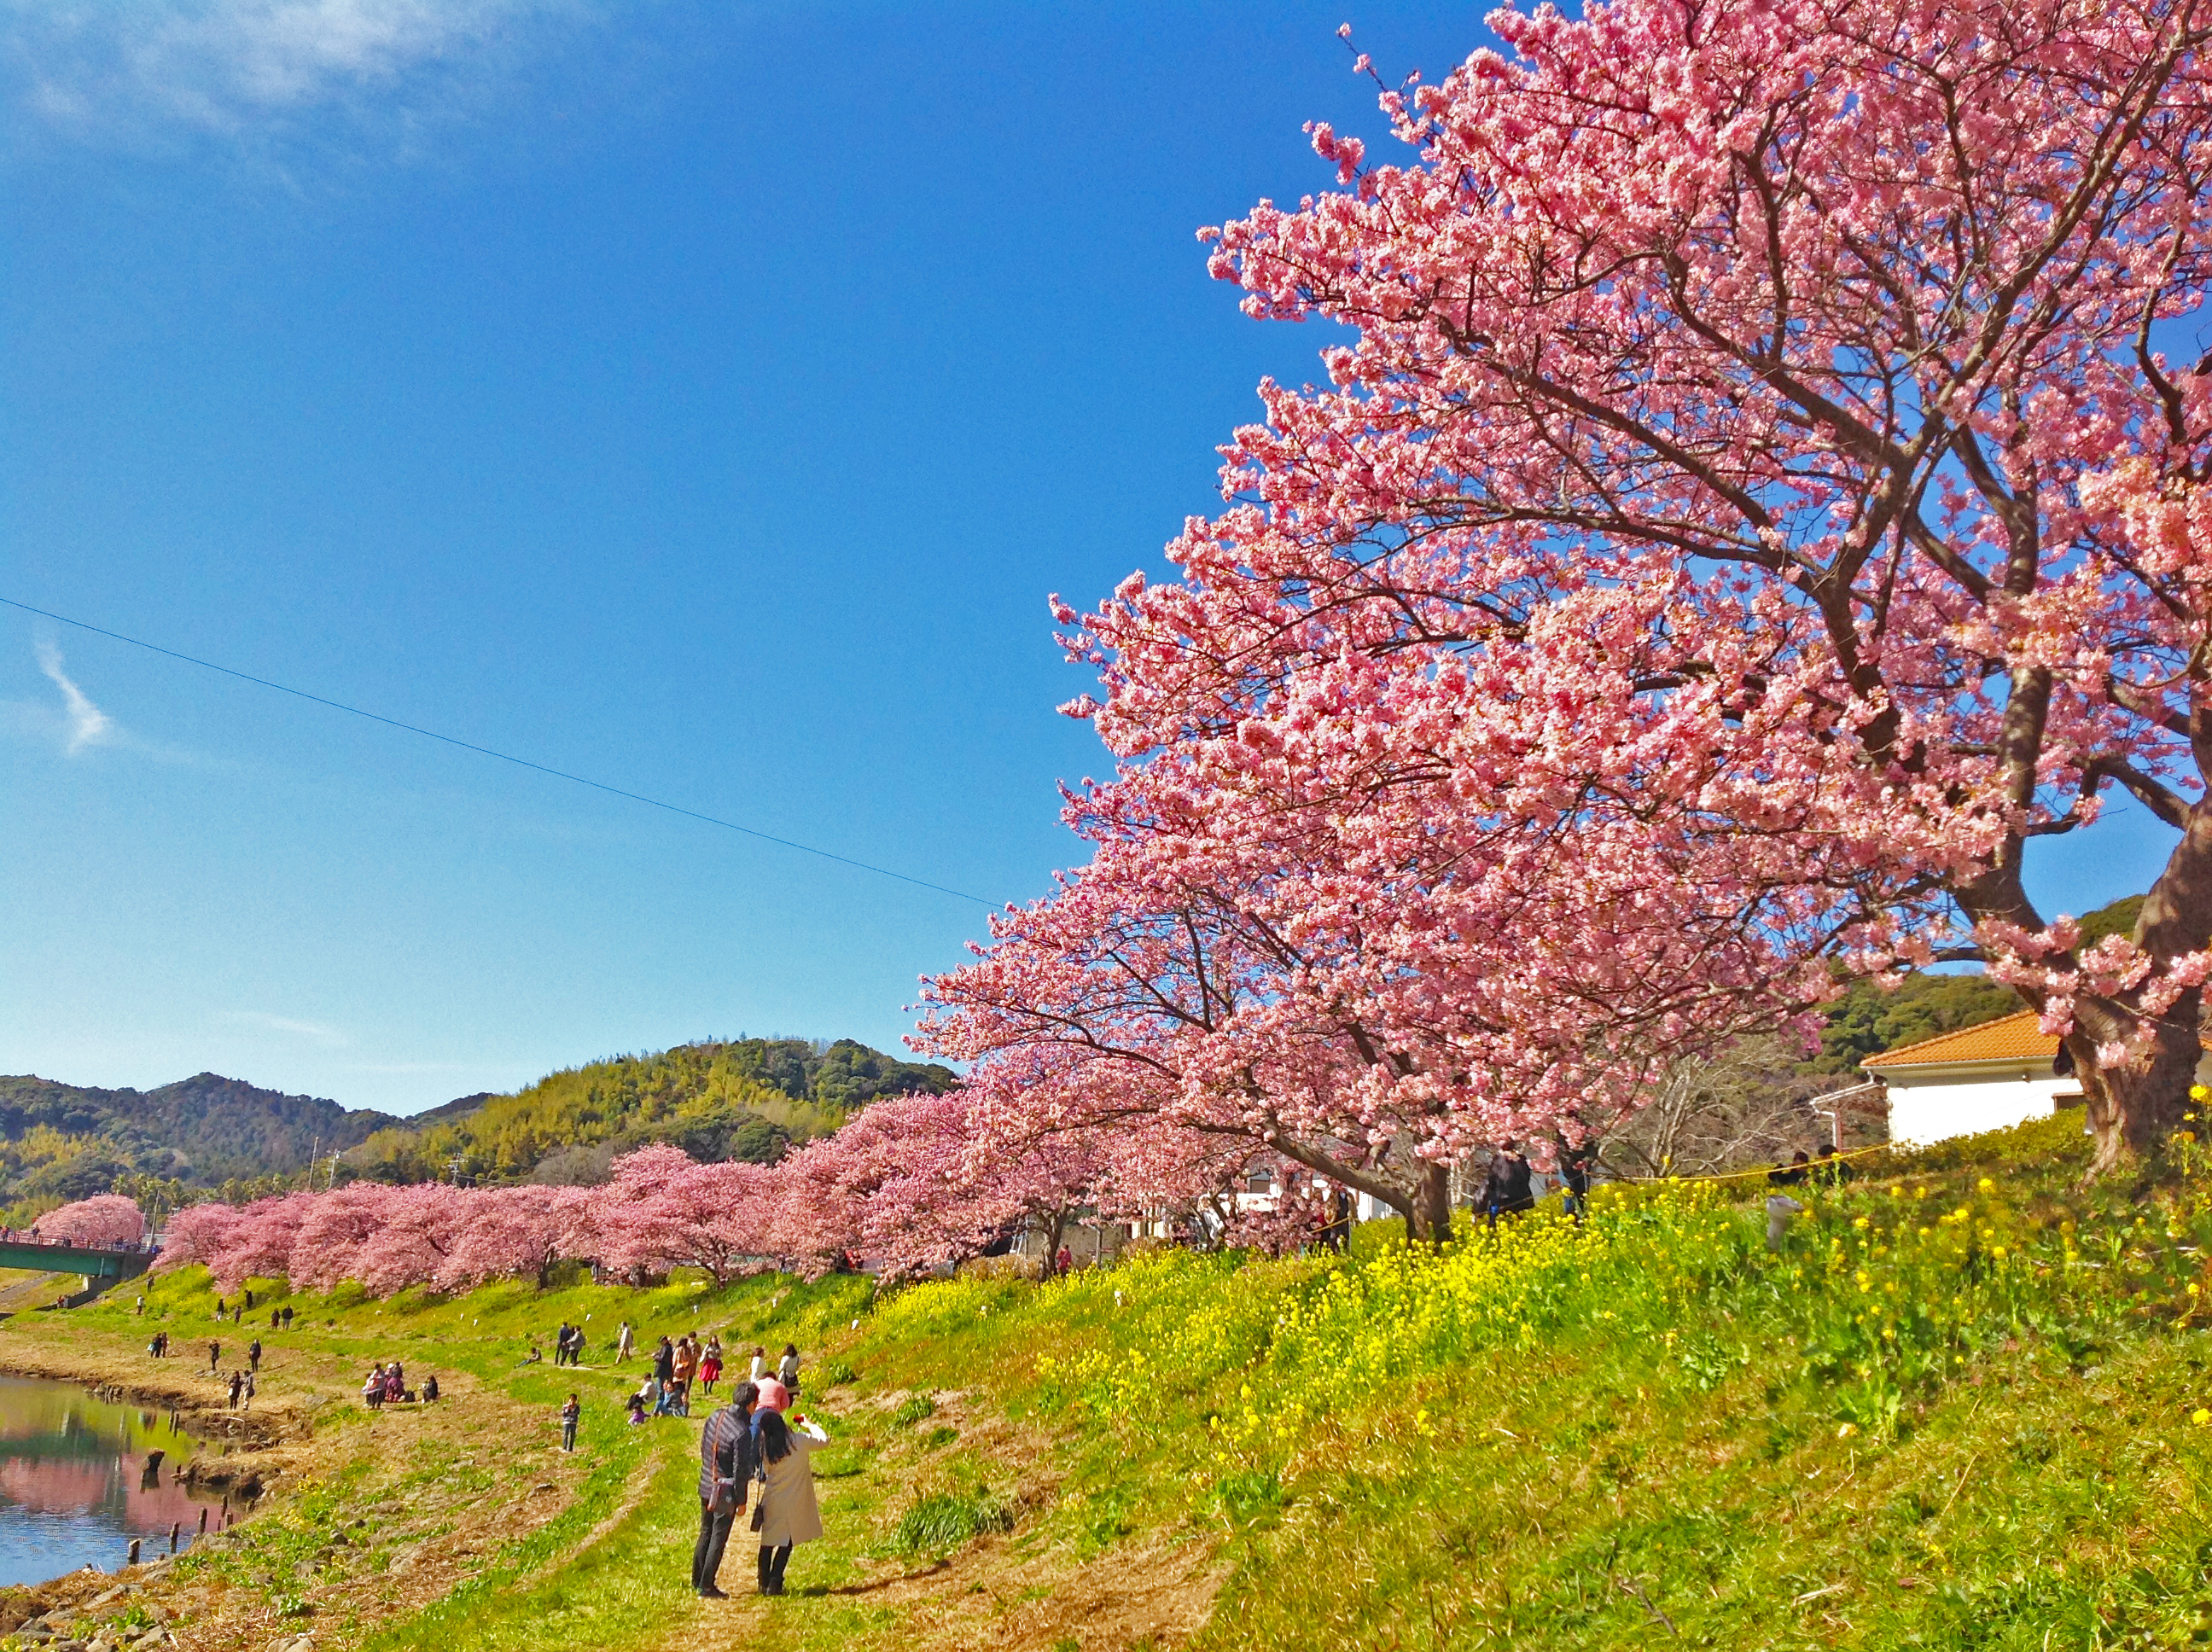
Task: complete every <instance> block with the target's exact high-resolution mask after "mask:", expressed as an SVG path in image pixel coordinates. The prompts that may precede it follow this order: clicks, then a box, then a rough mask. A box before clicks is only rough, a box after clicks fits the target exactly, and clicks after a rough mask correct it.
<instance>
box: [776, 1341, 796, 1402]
mask: <svg viewBox="0 0 2212 1652" xmlns="http://www.w3.org/2000/svg"><path fill="white" fill-rule="evenodd" d="M775 1380H776V1381H777V1382H781V1383H782V1384H783V1386H784V1387H785V1388H788V1389H789V1390H790V1391H791V1392H792V1394H793V1395H794V1396H796V1395H797V1394H798V1393H799V1347H798V1345H797V1344H795V1343H790V1342H787V1343H785V1344H784V1345H783V1357H782V1358H781V1359H779V1360H778V1361H776V1363H775Z"/></svg>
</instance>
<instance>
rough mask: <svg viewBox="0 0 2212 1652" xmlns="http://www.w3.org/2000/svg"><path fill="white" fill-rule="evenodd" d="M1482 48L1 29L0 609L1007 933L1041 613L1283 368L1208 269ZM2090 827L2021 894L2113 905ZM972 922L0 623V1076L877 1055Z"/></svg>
mask: <svg viewBox="0 0 2212 1652" xmlns="http://www.w3.org/2000/svg"><path fill="white" fill-rule="evenodd" d="M1345 15H1350V16H1351V18H1352V21H1354V23H1355V25H1356V27H1357V28H1358V36H1359V44H1360V46H1362V47H1363V48H1364V49H1365V50H1367V51H1370V52H1372V53H1373V54H1374V55H1375V57H1376V60H1377V62H1378V64H1380V65H1381V66H1382V67H1383V69H1384V70H1386V72H1390V73H1393V74H1395V73H1396V72H1400V71H1402V70H1406V69H1408V68H1412V67H1415V66H1418V67H1420V68H1422V69H1423V70H1426V71H1428V72H1429V73H1430V74H1431V76H1434V75H1435V74H1437V73H1438V72H1440V71H1441V70H1443V68H1444V67H1446V66H1447V65H1448V64H1449V63H1450V62H1452V61H1454V60H1455V59H1457V58H1461V57H1462V56H1464V55H1465V53H1466V52H1468V51H1469V50H1471V49H1472V48H1473V47H1474V46H1476V45H1477V44H1479V43H1480V39H1481V35H1480V26H1479V23H1478V21H1476V20H1477V17H1478V15H1479V13H1478V11H1477V10H1476V9H1474V8H1470V7H1465V6H1433V7H1412V6H1390V7H1385V8H1377V9H1352V10H1351V11H1349V13H1348V14H1347V12H1346V9H1345V8H1344V7H1343V6H1341V5H1340V4H1332V5H1331V6H1329V7H1328V8H1320V7H1316V6H1314V5H1310V4H1304V3H1297V0H1291V3H1285V0H1267V3H1251V4H1231V3H1216V4H1209V5H1204V6H1197V5H1191V6H1138V5H1117V6H1110V7H1109V6H1104V5H1090V6H1085V5H1074V6H1054V7H1050V8H1047V7H1039V6H1032V5H1012V4H1009V5H1003V6H994V5H982V4H975V5H944V6H933V7H927V8H922V7H914V6H890V5H867V4H848V5H797V6H785V7H780V8H776V9H772V10H771V9H747V8H741V7H731V6H727V5H689V4H684V3H676V0H670V3H641V4H635V5H627V6H624V7H622V8H620V9H614V8H609V7H601V6H597V5H594V4H592V3H588V0H447V3H440V0H195V3H186V0H134V3H133V4H131V5H129V6H117V7H89V8H57V7H52V6H50V5H41V4H35V3H26V0H0V100H4V102H0V595H5V596H9V597H12V598H16V599H17V600H20V601H22V602H27V603H31V604H36V605H38V606H40V607H44V608H48V609H52V610H56V611H58V612H60V613H64V614H69V615H72V616H79V617H82V618H83V619H87V620H89V621H92V622H94V623H98V624H101V625H104V626H107V627H111V628H112V629H116V630H118V631H122V632H125V633H129V634H131V635H139V636H144V637H148V638H150V639H152V640H154V641H158V642H161V643H163V644H165V645H167V646H168V647H174V648H177V649H180V650H183V651H185V652H187V653H196V654H199V655H202V656H204V657H207V658H210V659H216V660H220V661H222V662H223V663H225V664H227V665H232V666H234V667H236V668H238V669H240V670H243V671H251V672H254V673H257V674H259V675H264V676H267V677H274V678H276V679H278V680H281V681H283V682H287V683H294V684H296V685H298V686H300V687H301V688H304V689H310V690H312V691H314V692H316V693H319V694H324V695H330V696H331V697H334V698H337V699H339V700H343V701H350V702H353V703H356V704H359V705H362V706H365V707H368V708H372V709H374V710H376V711H379V712H380V713H383V714H386V715H389V716H392V717H395V718H399V719H402V720H408V721H412V722H416V723H421V724H424V725H427V726H431V727H434V728H437V729H440V730H443V731H446V732H450V733H452V734H454V735H456V736H458V737H460V738H465V739H469V740H472V741H476V742H479V743H481V744H487V745H490V746H495V747H498V748H501V749H503V750H510V751H513V752H516V753H518V754H520V755H522V756H527V757H531V758H532V759H535V760H537V761H539V762H545V763H548V764H551V765H554V766H556V767H560V768H569V769H574V770H576V771H580V772H581V773H584V774H590V775H592V776H594V777H596V778H599V779H602V780H606V781H608V782H609V783H611V784H613V785H617V786H620V787H626V788H629V789H632V790H635V791H639V792H642V793H650V794H652V795H653V796H656V797H660V798H664V799H668V800H669V801H671V802H673V803H677V804H679V805H684V806H686V807H690V808H694V809H697V810H700V811H703V812H707V813H710V814H715V815H720V816H723V817H727V818H730V819H733V820H738V821H741V822H744V823H747V824H749V825H752V826H755V827H757V828H758V829H761V830H763V831H766V832H770V833H774V834H777V835H782V836H787V837H792V838H798V839H803V840H805V841H811V842H814V843H817V844H819V845H821V846H822V847H825V848H828V849H830V850H832V851H835V852H836V853H842V854H846V855H849V856H853V857H854V858H857V859H865V860H870V861H874V862H878V863H881V864H884V865H892V866H895V867H897V868H899V869H901V870H902V871H905V872H911V873H912V874H914V875H915V876H916V877H919V878H926V879H928V880H930V881H933V882H937V883H942V884H949V885H951V886H954V887H956V888H958V889H963V890H970V891H973V892H975V893H976V894H978V895H981V896H987V897H989V898H990V899H993V900H994V901H995V900H1001V899H1022V898H1026V897H1029V896H1034V895H1036V894H1037V893H1039V892H1040V891H1041V890H1042V888H1043V887H1044V885H1045V883H1046V880H1047V878H1048V874H1049V872H1050V871H1051V870H1052V869H1053V868H1054V867H1055V866H1058V865H1062V864H1065V863H1066V861H1067V860H1068V859H1070V857H1071V854H1072V853H1073V845H1072V843H1071V841H1070V840H1069V839H1068V838H1067V837H1066V835H1065V834H1064V833H1063V832H1062V831H1061V829H1060V826H1059V823H1058V819H1057V807H1058V799H1057V794H1056V793H1055V791H1054V787H1055V784H1056V782H1058V781H1060V780H1075V779H1078V778H1079V777H1080V776H1082V775H1083V774H1085V773H1086V772H1088V771H1089V770H1091V768H1094V767H1095V766H1096V764H1097V758H1096V748H1095V746H1094V745H1093V744H1092V742H1091V738H1090V737H1089V735H1088V734H1087V732H1085V729H1084V728H1083V727H1082V726H1080V725H1078V724H1074V723H1071V722H1068V721H1067V720H1064V719H1061V718H1060V717H1058V716H1056V715H1055V714H1054V710H1053V708H1054V705H1055V704H1057V703H1058V702H1060V701H1063V700H1065V699H1067V698H1069V697H1071V696H1072V695H1074V694H1076V693H1079V691H1081V689H1083V688H1084V687H1085V686H1086V683H1085V678H1084V677H1083V676H1082V674H1080V673H1079V672H1077V671H1074V670H1073V669H1072V668H1070V667H1069V666H1067V665H1065V664H1064V663H1063V662H1062V661H1061V660H1060V656H1059V653H1058V651H1057V650H1056V649H1055V648H1054V645H1053V642H1052V638H1051V626H1050V623H1049V621H1048V617H1047V615H1046V611H1045V606H1044V601H1045V597H1046V594H1047V593H1048V592H1054V591H1058V592H1065V593H1066V594H1067V595H1068V596H1069V597H1070V598H1072V599H1075V600H1078V601H1081V600H1084V599H1087V598H1092V597H1095V596H1097V594H1099V593H1100V592H1103V591H1104V590H1105V589H1107V588H1108V587H1109V586H1111V585H1112V584H1113V583H1114V582H1115V581H1116V580H1119V579H1120V578H1121V576H1122V575H1123V574H1126V573H1127V572H1128V571H1129V570H1130V569H1131V568H1135V567H1139V566H1145V567H1148V568H1158V566H1159V556H1158V548H1159V546H1160V544H1162V543H1163V541H1164V540H1165V539H1166V538H1168V537H1169V536H1170V534H1171V533H1172V532H1174V531H1175V530H1176V527H1177V525H1178V524H1179V523H1180V522H1181V520H1182V517H1183V516H1184V515H1185V514H1186V513H1189V512H1193V511H1199V510H1204V509H1206V508H1207V507H1209V505H1210V504H1211V503H1212V500H1213V495H1212V477H1213V471H1214V465H1215V459H1214V455H1213V451H1212V450H1213V447H1214V445H1215V444H1216V443H1217V442H1218V441H1219V440H1222V439H1223V438H1224V437H1225V435H1226V434H1227V433H1228V431H1229V430H1230V429H1231V428H1232V426H1233V425H1235V424H1236V423H1237V422H1240V421H1243V420H1244V419H1247V418H1249V417H1250V416H1252V414H1253V411H1254V410H1255V405H1256V404H1255V400H1254V398H1253V394H1252V390H1253V386H1254V384H1255V382H1256V381H1257V380H1258V379H1259V378H1260V377H1261V374H1264V373H1269V372H1273V373H1276V374H1280V375H1282V376H1285V377H1290V378H1293V379H1299V378H1304V377H1308V376H1310V369H1309V367H1308V363H1309V362H1310V361H1311V359H1312V355H1313V352H1314V351H1315V349H1316V348H1318V346H1319V345H1320V344H1321V343H1322V342H1323V341H1322V337H1321V336H1320V335H1319V334H1317V333H1316V332H1313V331H1310V330H1305V329H1298V328H1290V327H1283V326H1279V325H1278V326H1272V327H1267V326H1261V325H1258V324H1255V323H1252V322H1249V321H1247V320H1245V319H1243V317H1241V316H1240V315H1239V314H1238V313H1237V308H1236V305H1235V301H1234V295H1233V294H1232V293H1231V291H1230V290H1229V289H1228V288H1224V287H1221V286H1219V285H1218V284H1216V283H1213V282H1209V281H1208V280H1207V279H1206V276H1205V271H1204V264H1203V256H1202V253H1201V251H1200V247H1199V246H1197V244H1196V243H1195V241H1194V239H1193V234H1192V232H1193V230H1194V228H1196V227H1197V226H1199V225H1200V224H1204V223H1212V222H1220V221H1221V220H1222V219H1223V218H1225V217H1226V216H1232V215H1234V214H1237V213H1238V212H1240V211H1242V210H1244V209H1245V208H1247V207H1249V205H1250V204H1251V203H1252V202H1254V201H1255V200H1256V199H1257V198H1259V197H1261V196H1273V197H1277V198H1293V197H1297V195H1298V194H1300V193H1302V192H1304V191H1310V190H1316V189H1320V188H1323V187H1326V186H1327V185H1328V173H1327V172H1326V170H1325V169H1324V168H1323V167H1322V166H1321V165H1320V163H1319V162H1318V161H1316V160H1315V158H1314V157H1313V156H1312V155H1310V152H1309V151H1308V150H1307V149H1306V147H1305V143H1304V138H1303V137H1302V135H1301V132H1300V127H1301V125H1302V123H1304V121H1305V120H1307V119H1311V118H1320V119H1328V120H1331V121H1334V122H1335V123H1336V124H1337V125H1339V126H1340V127H1346V128H1350V129H1353V130H1359V131H1368V132H1370V133H1371V132H1372V131H1374V128H1375V124H1376V123H1375V117H1374V112H1373V100H1372V93H1371V88H1368V87H1367V86H1366V84H1365V83H1364V82H1361V81H1359V80H1358V79H1356V78H1354V76H1352V74H1351V72H1350V66H1349V63H1348V59H1347V54H1346V51H1345V48H1344V46H1343V44H1342V43H1341V42H1340V40H1339V39H1337V38H1336V34H1335V27H1336V25H1337V23H1338V22H1339V21H1341V20H1342V19H1343V17H1344V16H1345ZM2159 840H2160V830H2159V829H2157V828H2156V827H2155V826H2154V825H2152V824H2150V823H2148V822H2147V821H2146V820H2145V819H2144V818H2143V817H2142V816H2141V815H2140V814H2139V813H2136V814H2133V815H2123V816H2121V817H2118V818H2115V819H2113V820H2112V822H2111V823H2109V824H2108V825H2106V827H2103V828H2100V830H2099V831H2098V833H2097V834H2095V836H2094V840H2093V841H2085V842H2083V843H2082V844H2081V845H2079V846H2074V845H2067V846H2054V847H2041V848H2039V854H2040V855H2041V860H2040V863H2039V893H2040V894H2041V895H2042V896H2043V897H2044V898H2045V900H2046V901H2049V902H2051V904H2052V905H2053V906H2055V907H2059V908H2066V909H2074V910H2079V909H2083V908H2087V907H2089V906H2093V905H2095V904H2098V903H2099V902H2101V901H2103V900H2106V899H2108V898H2111V897H2112V896H2116V895H2119V894H2123V893H2127V892H2130V891H2132V890H2136V889H2139V888H2141V887H2142V886H2143V884H2144V883H2145V882H2146V881H2147V879H2148V876H2149V875H2150V870H2151V867H2152V866H2153V865H2154V859H2155V856H2156V854H2157V853H2158V851H2159ZM980 931H981V908H979V907H976V906H975V905H972V904H970V903H968V902H962V901H959V900H957V899H952V898H950V897H947V896H939V895H934V894H931V893H928V892H926V891H923V890H916V889H912V888H909V887H907V886H904V885H902V884H895V883H890V882H887V881H884V880H881V879H878V878H869V877H867V876H866V875H863V874H860V873H858V872H852V871H850V870H848V869H846V868H842V867H839V866H836V865H829V864H828V863H825V862H823V861H819V860H815V859H810V858H808V857H805V856H802V855H798V854H794V853H791V852H789V851H787V850H782V849H778V848H775V847H769V846H767V845H763V844H760V843H757V842H754V841H750V840H747V839H744V838H742V837H738V836H736V835H732V834H729V833H726V832H720V831H716V830H714V829H710V828H708V827H705V826H701V825H697V824H695V823H690V822H686V821H684V820H681V819H678V818H676V817H670V816H665V815H662V814H659V813H656V812H654V811H649V810H646V809H642V808H640V807H638V806H637V805H632V804H628V803H624V802H622V801H620V800H617V799H611V798H605V797H600V796H597V795H595V794H593V793H589V792H586V791H583V790H580V789H579V788H575V787H568V786H565V785H562V784H561V783H559V782H557V781H555V780H548V779H545V778H544V777H541V776H538V775H533V774H526V773H524V772H521V771H519V770H515V769H512V768H507V767H505V766H503V765H500V764H497V763H494V762H488V761H486V760H484V759H482V758H479V757H475V756H470V755H468V754H466V753H463V752H459V751H455V750H451V749H449V748H445V747H441V746H437V745H434V744H429V743H428V742H424V741H421V740H418V739H415V738H411V737H408V736H405V735H403V734H399V733H397V732H392V731H391V730H388V729H384V728H380V727H377V726H373V725H369V724H366V723H362V722H359V721H356V720H352V719H349V718H346V717H343V716H341V715H339V714H335V713H331V712H329V711H325V710H323V709H321V708H316V707H313V706H308V705H305V704H302V703H301V702H298V701H290V700H287V699H284V698H283V697H282V696H279V695H274V694H270V693H269V692H267V691H266V690H263V689H254V688H252V687H249V686H246V685H244V684H241V683H234V682H230V681H226V680H224V679H222V678H219V677H211V676H210V675H208V674H206V673H204V672H199V671H194V670H192V669H191V668H190V667H188V666H185V665H179V664H176V663H175V662H173V661H169V660H165V659H159V658H156V657H154V656H151V655H147V654H144V653H138V652H137V651H134V650H132V649H130V648H127V647H124V646H122V645H120V644H117V643H113V642H110V641H103V640H101V639H99V638H95V637H89V636H87V635H82V633H77V632H73V631H70V630H69V629H66V628H63V627H57V626H53V625H52V624H50V623H44V622H39V621H34V620H32V619H30V618H27V617H26V616H22V615H20V614H15V613H10V612H8V611H6V610H0V1071H4V1072H40V1073H42V1074H45V1075H46V1076H49V1077H53V1078H65V1079H69V1080H71V1081H74V1082H78V1083H88V1084H140V1085H144V1084H158V1083H161V1082H162V1081H165V1080H167V1079H170V1078H179V1077H182V1076H185V1075H186V1074H189V1073H191V1072H197V1071H199V1070H201V1069H203V1068H211V1069H213V1070H215V1071H217V1072H225V1073H229V1074H233V1075H235V1076H238V1077H242V1078H251V1079H252V1080H254V1081H255V1082H258V1083H261V1084H270V1085H274V1086H276V1087H279V1088H283V1089H288V1090H307V1091H311V1092H313V1093H316V1094H319V1095H327V1096H334V1097H336V1098H337V1099H339V1100H341V1101H343V1102H347V1103H348V1104H349V1105H363V1106H376V1107H382V1108H387V1109H390V1110H393V1111H403V1112H404V1111H408V1110H412V1109H414V1108H421V1107H424V1106H428V1105H432V1104H435V1103H436V1102H441V1101H443V1100H445V1099H447V1098H448V1097H450V1096H454V1095H458V1094H462V1093H465V1092H467V1091H471V1090H482V1089H499V1088H506V1087H509V1086H512V1085H514V1084H520V1083H523V1082H526V1081H527V1080H528V1079H530V1078H533V1077H535V1076H537V1075H538V1074H539V1073H541V1072H545V1071H547V1070H548V1069H550V1068H552V1067H555V1066H562V1065H564V1064H567V1063H570V1062H574V1061H577V1060H586V1059H588V1058H590V1057H592V1056H595V1055H600V1054H608V1053H610V1052H613V1051H618V1050H624V1049H645V1048H659V1047H661V1046H665V1045H666V1044H670V1043H672V1042H679V1041H682V1040H684V1039H688V1038H695V1037H699V1036H706V1035H709V1034H718V1033H720V1034H729V1033H736V1032H739V1031H750V1032H755V1033H764V1032H789V1033H794V1034H804V1035H808V1036H824V1037H836V1036H854V1037H858V1038H861V1039H863V1040H866V1041H867V1042H872V1043H874V1044H877V1045H879V1046H884V1047H895V1044H896V1040H897V1039H898V1037H899V1036H901V1035H902V1033H903V1032H904V1031H905V1030H906V1029H907V1028H908V1025H909V1024H910V1019H909V1017H908V1015H907V1014H906V1012H905V1009H904V1006H905V1005H907V1004H908V1003H909V1002H910V1001H911V1000H912V999H913V998H914V996H915V978H916V977H917V975H920V974H921V973H922V972H923V971H925V970H930V969H941V968H944V967H946V966H948V965H950V964H952V963H957V960H958V958H959V957H960V956H961V947H962V944H963V942H964V941H965V940H966V939H967V938H969V937H970V936H973V935H975V934H977V933H978V932H980Z"/></svg>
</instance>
